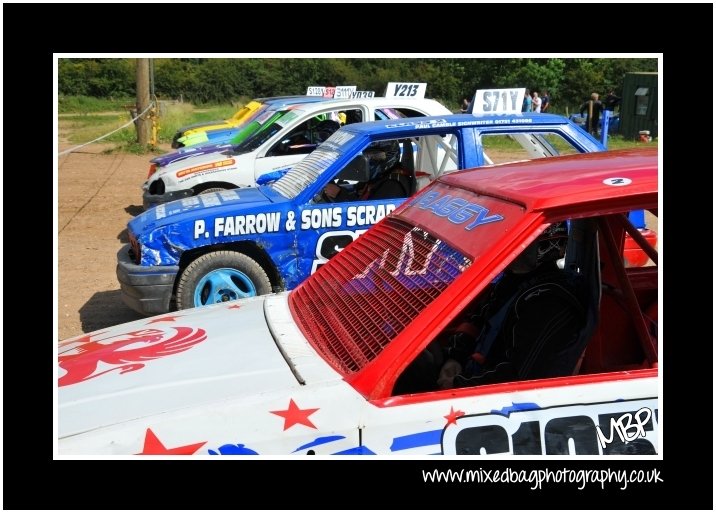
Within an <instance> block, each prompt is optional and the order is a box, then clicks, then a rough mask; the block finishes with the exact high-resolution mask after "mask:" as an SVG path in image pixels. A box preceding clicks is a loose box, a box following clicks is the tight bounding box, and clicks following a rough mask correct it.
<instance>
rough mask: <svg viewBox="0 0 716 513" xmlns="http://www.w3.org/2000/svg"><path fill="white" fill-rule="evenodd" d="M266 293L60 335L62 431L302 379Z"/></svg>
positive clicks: (288, 384) (84, 429)
mask: <svg viewBox="0 0 716 513" xmlns="http://www.w3.org/2000/svg"><path fill="white" fill-rule="evenodd" d="M264 301H265V299H264V298H262V297H257V298H251V299H249V300H245V301H240V302H231V303H222V304H217V305H212V306H208V307H203V308H197V309H193V310H185V311H181V312H174V313H171V314H166V315H163V316H159V317H153V318H148V319H142V320H140V321H135V322H132V323H127V324H122V325H119V326H115V327H112V328H108V329H104V330H100V331H97V332H94V333H90V334H88V335H83V336H81V337H77V338H74V339H69V340H66V341H62V342H60V343H59V349H58V352H59V354H58V360H59V361H58V435H59V437H60V438H63V437H66V436H70V435H73V434H77V433H83V432H87V431H90V430H93V429H97V428H100V427H107V426H112V425H117V424H121V423H123V422H128V421H131V420H133V419H138V418H142V417H148V416H155V415H159V414H161V413H164V412H169V411H172V410H177V409H179V408H191V407H199V406H201V405H206V404H209V403H213V402H218V401H222V400H227V399H236V398H237V397H244V396H251V395H254V394H259V393H263V392H270V391H272V390H281V389H286V390H288V389H290V388H291V387H298V386H299V383H298V381H297V379H296V377H295V375H294V374H293V372H292V371H291V369H290V367H289V365H288V364H287V363H286V360H285V359H284V357H283V356H282V355H281V352H280V351H279V350H278V348H277V345H276V343H275V341H274V339H273V337H272V336H271V332H270V331H269V328H268V326H267V323H266V320H265V317H264V311H263V307H264Z"/></svg>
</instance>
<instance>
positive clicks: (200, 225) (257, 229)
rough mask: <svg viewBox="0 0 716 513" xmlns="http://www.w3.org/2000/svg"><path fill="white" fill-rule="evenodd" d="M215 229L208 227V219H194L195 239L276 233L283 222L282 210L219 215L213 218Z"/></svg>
mask: <svg viewBox="0 0 716 513" xmlns="http://www.w3.org/2000/svg"><path fill="white" fill-rule="evenodd" d="M213 223H214V226H213V229H207V226H206V221H204V220H203V219H197V220H196V221H194V239H199V238H201V237H204V238H206V239H208V238H209V237H210V236H211V235H213V236H214V237H227V236H231V235H252V234H261V233H274V232H278V231H279V227H280V224H281V213H280V212H269V213H265V214H264V213H260V214H247V215H242V216H227V217H217V218H216V219H214V220H213Z"/></svg>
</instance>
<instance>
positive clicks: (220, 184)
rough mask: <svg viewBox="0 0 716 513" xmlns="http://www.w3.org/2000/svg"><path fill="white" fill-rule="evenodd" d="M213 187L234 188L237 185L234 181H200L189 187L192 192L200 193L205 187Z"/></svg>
mask: <svg viewBox="0 0 716 513" xmlns="http://www.w3.org/2000/svg"><path fill="white" fill-rule="evenodd" d="M214 188H221V189H236V188H237V186H236V184H235V183H229V182H202V183H199V184H196V185H195V186H194V187H192V188H191V190H192V191H194V194H195V195H196V194H200V193H201V192H202V191H205V190H207V189H214Z"/></svg>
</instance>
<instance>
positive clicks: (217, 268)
mask: <svg viewBox="0 0 716 513" xmlns="http://www.w3.org/2000/svg"><path fill="white" fill-rule="evenodd" d="M271 291H272V289H271V281H270V280H269V278H268V275H267V274H266V271H264V269H263V268H262V267H261V266H260V265H259V264H258V263H257V262H256V261H255V260H253V259H252V258H249V257H248V256H246V255H244V254H242V253H237V252H235V251H215V252H213V253H207V254H206V255H202V256H200V257H199V258H197V259H196V260H194V261H193V262H192V263H191V264H189V265H188V266H187V268H186V269H184V272H183V273H182V274H181V276H180V277H179V282H178V283H177V290H176V304H177V310H183V309H185V308H194V307H197V306H205V305H212V304H214V303H222V302H224V301H233V300H235V299H241V298H246V297H252V296H260V295H262V294H269V293H270V292H271Z"/></svg>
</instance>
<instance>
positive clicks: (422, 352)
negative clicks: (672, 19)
mask: <svg viewBox="0 0 716 513" xmlns="http://www.w3.org/2000/svg"><path fill="white" fill-rule="evenodd" d="M636 209H645V210H646V211H648V212H650V213H651V214H652V215H654V216H657V217H658V213H659V212H658V163H657V152H656V150H655V149H645V150H641V149H640V150H626V151H621V150H620V151H610V152H597V153H589V154H580V155H569V156H563V157H553V158H545V159H539V160H534V161H526V162H519V163H512V164H505V165H499V166H494V167H491V168H480V169H475V170H467V171H462V172H456V173H452V174H449V175H446V176H443V177H441V178H439V179H438V180H437V181H435V182H433V183H432V184H430V185H429V186H428V187H426V188H425V189H423V190H422V191H421V192H419V193H418V194H416V195H415V196H413V197H412V198H410V199H409V200H407V201H406V202H405V203H403V204H402V205H401V206H400V207H398V208H397V209H396V210H395V211H393V212H392V213H391V214H390V215H388V216H387V217H386V218H384V219H383V220H382V221H380V222H379V223H378V224H376V225H375V226H374V227H373V228H371V229H370V230H368V231H367V232H366V233H365V234H364V235H362V236H361V237H359V238H358V239H356V241H355V242H353V243H352V244H350V245H349V246H348V247H346V248H345V249H344V250H342V251H341V252H340V253H339V254H338V255H336V256H335V257H334V258H333V259H331V260H330V261H329V262H327V263H326V264H325V265H323V266H322V267H321V268H320V269H319V270H318V271H317V272H316V273H315V274H313V275H312V276H310V277H309V278H308V279H306V280H305V281H304V282H303V283H302V284H301V285H299V286H298V287H297V288H296V289H294V290H293V291H291V292H283V293H278V294H273V295H268V296H259V297H252V298H249V299H245V300H240V301H236V302H229V303H221V304H216V305H211V306H208V307H202V308H197V309H190V310H185V311H182V312H177V313H175V314H171V315H166V314H165V315H164V316H158V317H153V318H148V319H143V320H140V321H136V322H133V323H128V324H123V325H119V326H115V327H112V328H108V329H106V330H101V331H97V332H94V333H90V334H86V335H83V336H81V337H77V338H74V339H69V340H65V341H62V342H60V343H59V348H58V352H59V354H58V367H59V368H58V377H59V379H58V445H57V447H58V452H59V454H60V455H73V454H93V455H96V454H98V455H112V454H209V455H221V454H232V455H238V454H281V455H291V454H297V455H298V454H301V455H305V454H339V455H340V454H343V455H347V454H394V455H402V454H406V455H407V454H411V455H412V454H469V455H482V454H496V455H505V456H508V455H626V454H633V455H637V456H638V455H653V454H657V453H658V452H659V439H660V436H659V421H660V417H659V401H660V390H661V386H660V381H659V371H658V360H659V358H658V353H659V350H658V338H659V332H660V330H659V329H658V318H659V317H660V315H659V314H658V309H659V306H658V304H659V303H658V298H659V273H658V253H657V250H656V249H655V248H654V247H652V245H651V244H650V243H649V241H647V240H646V239H645V238H644V237H643V236H641V235H640V233H639V230H637V229H636V228H635V227H634V226H633V224H632V223H631V222H630V221H629V219H628V216H627V213H628V212H629V211H632V210H636ZM627 234H629V235H630V237H631V238H633V240H634V241H635V242H636V243H637V244H638V245H639V247H640V248H641V250H643V251H644V252H645V253H646V254H647V255H648V256H649V259H650V261H651V265H646V266H644V267H628V266H625V263H624V257H623V250H624V244H625V240H626V238H627ZM528 268H529V269H528ZM539 269H548V272H547V271H545V272H544V273H541V272H540V274H537V270H539ZM527 276H529V279H526V277H527ZM517 277H519V278H520V279H522V282H521V283H519V284H518V285H516V286H514V287H513V288H512V289H506V288H503V287H504V284H505V283H509V282H510V280H512V279H514V278H517ZM515 283H516V282H515ZM507 291H509V292H507Z"/></svg>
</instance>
